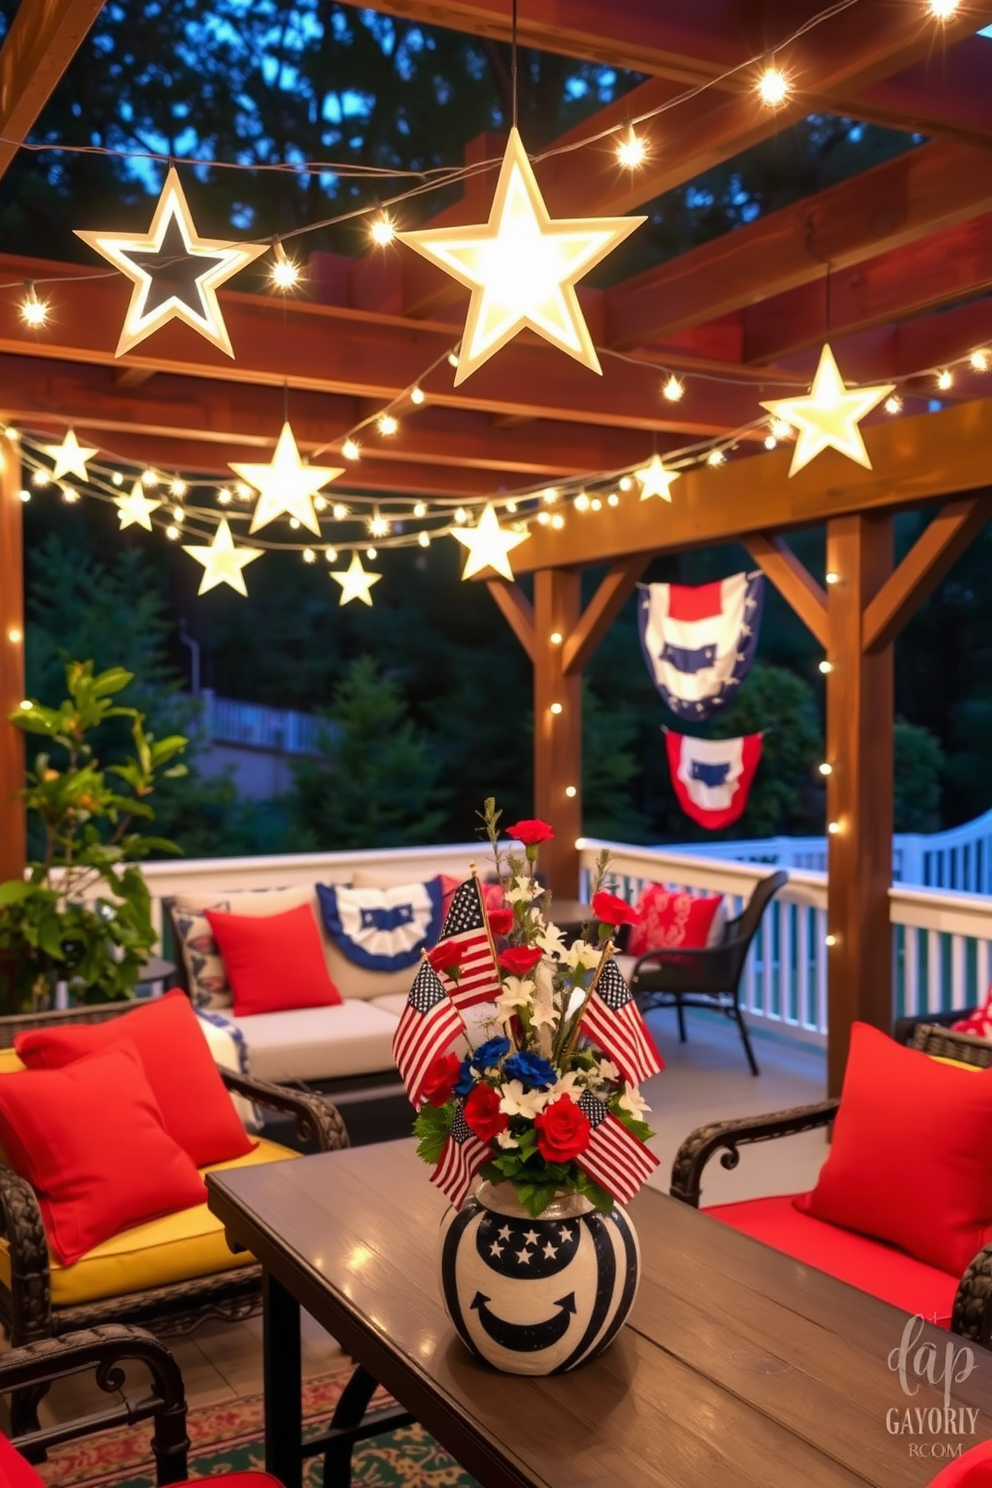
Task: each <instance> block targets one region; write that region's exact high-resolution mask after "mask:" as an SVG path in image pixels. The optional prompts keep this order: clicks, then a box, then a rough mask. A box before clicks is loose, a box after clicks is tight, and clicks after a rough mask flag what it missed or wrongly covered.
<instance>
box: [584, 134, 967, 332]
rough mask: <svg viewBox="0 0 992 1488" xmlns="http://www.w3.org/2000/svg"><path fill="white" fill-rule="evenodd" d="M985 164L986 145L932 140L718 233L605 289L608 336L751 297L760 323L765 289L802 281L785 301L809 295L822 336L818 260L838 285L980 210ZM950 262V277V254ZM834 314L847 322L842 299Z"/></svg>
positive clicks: (677, 323)
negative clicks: (845, 273)
mask: <svg viewBox="0 0 992 1488" xmlns="http://www.w3.org/2000/svg"><path fill="white" fill-rule="evenodd" d="M988 170H989V158H988V155H987V153H986V152H985V151H984V150H980V149H977V148H975V149H969V148H967V147H964V146H961V145H957V144H945V143H943V142H940V141H938V142H936V143H934V144H928V145H923V146H922V147H921V148H920V149H918V150H910V151H908V152H907V153H906V154H904V155H899V156H897V157H896V159H894V160H888V161H886V162H885V163H884V164H883V165H878V166H876V167H875V168H874V169H873V170H869V171H864V172H862V174H860V175H858V176H854V177H853V178H852V179H850V180H847V181H842V182H840V183H839V184H838V185H836V186H832V187H831V188H830V189H829V190H827V191H822V192H819V193H817V194H816V195H814V196H808V197H805V198H803V199H802V200H800V201H798V202H796V203H795V204H793V205H792V206H789V207H785V208H783V209H782V210H781V211H778V212H769V213H768V214H767V215H766V216H762V217H759V218H758V219H757V221H755V222H752V223H749V224H748V225H747V226H746V227H741V228H738V229H737V231H736V232H727V233H723V234H722V235H721V236H720V237H718V238H715V239H713V241H712V242H709V243H704V244H703V245H702V246H701V247H699V248H694V249H690V251H689V252H687V253H681V254H679V255H678V257H676V258H673V259H669V260H668V262H667V263H663V264H660V265H658V266H657V267H656V268H653V269H649V270H647V271H646V272H645V273H643V274H638V275H636V276H635V277H634V278H632V279H628V280H625V281H624V282H623V283H622V284H618V285H616V286H615V287H614V288H613V289H610V290H608V291H607V294H606V340H607V344H608V345H610V346H616V347H620V348H623V347H631V346H642V345H644V344H645V343H647V342H649V341H651V340H653V339H655V338H656V337H659V336H666V335H671V334H672V333H673V332H675V331H678V330H680V329H683V328H686V327H690V326H693V325H697V324H700V323H702V322H705V321H707V320H711V319H715V318H716V317H718V316H723V315H727V314H728V313H730V312H732V311H735V310H739V309H741V308H743V307H745V306H748V305H756V306H758V308H757V310H756V311H755V319H756V320H757V321H759V322H761V321H762V320H763V319H764V317H765V315H766V313H767V311H768V307H767V306H766V304H765V303H763V302H765V301H767V299H768V297H769V296H771V295H784V294H785V292H786V291H789V290H798V289H799V288H800V287H802V286H810V288H809V289H808V291H806V293H805V296H795V295H793V296H790V303H792V302H793V301H796V302H797V303H802V304H803V305H805V303H806V300H807V299H809V300H810V301H811V302H814V301H815V304H816V313H817V316H818V321H817V330H818V334H819V336H820V338H821V339H822V336H823V285H822V279H823V273H824V260H826V261H827V262H829V263H830V265H831V268H832V272H833V274H834V280H833V286H834V287H835V291H836V290H838V289H839V286H840V282H841V271H842V270H845V269H849V268H851V267H852V266H853V265H857V264H861V263H862V262H863V261H864V260H866V259H872V258H876V257H877V256H878V254H879V253H880V252H882V251H883V250H884V251H886V252H889V251H892V250H896V249H903V248H905V246H906V245H907V244H909V243H914V242H916V241H917V240H918V239H920V238H921V237H923V236H924V235H925V234H928V233H932V232H934V231H935V230H937V229H941V228H947V227H951V226H955V225H957V224H958V223H961V222H964V221H966V220H967V219H968V218H969V217H976V216H979V214H982V213H985V212H987V210H988V204H989V191H988V180H987V176H988ZM947 270H948V272H947V273H946V274H945V280H946V281H948V282H949V283H950V284H951V285H953V284H954V283H955V282H956V281H957V278H958V273H957V270H956V266H955V265H954V263H953V261H952V262H950V263H948V265H947ZM850 277H851V278H854V277H855V276H850ZM818 281H819V282H818ZM759 302H761V303H759ZM831 319H832V322H833V323H834V324H843V323H844V322H843V318H842V316H841V315H840V313H839V307H833V308H832V316H831ZM776 325H777V322H776ZM803 325H804V326H805V320H804V321H803ZM799 344H803V343H802V342H800V343H799ZM747 359H748V360H752V359H753V356H752V354H751V353H748V354H747ZM771 359H772V358H771V357H770V356H769V357H768V358H766V360H771Z"/></svg>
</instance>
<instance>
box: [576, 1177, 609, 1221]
mask: <svg viewBox="0 0 992 1488" xmlns="http://www.w3.org/2000/svg"><path fill="white" fill-rule="evenodd" d="M575 1187H576V1189H577V1190H578V1192H579V1193H580V1194H582V1196H583V1197H584V1198H586V1199H588V1200H589V1202H590V1204H592V1206H593V1208H594V1209H596V1210H598V1211H599V1213H600V1214H612V1212H613V1195H612V1194H609V1193H607V1192H606V1189H605V1188H600V1186H599V1184H598V1183H593V1181H592V1179H591V1178H590V1177H589V1176H588V1174H586V1173H583V1171H582V1169H581V1168H579V1169H578V1170H577V1175H576V1179H575Z"/></svg>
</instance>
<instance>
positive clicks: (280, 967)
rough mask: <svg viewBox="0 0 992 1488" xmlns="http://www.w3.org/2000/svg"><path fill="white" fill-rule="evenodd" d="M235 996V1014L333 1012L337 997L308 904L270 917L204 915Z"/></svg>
mask: <svg viewBox="0 0 992 1488" xmlns="http://www.w3.org/2000/svg"><path fill="white" fill-rule="evenodd" d="M204 913H205V914H206V917H207V919H208V920H209V921H210V928H211V930H212V931H213V932H214V936H215V937H216V940H217V944H218V946H219V947H220V954H221V959H222V960H223V962H224V969H225V971H226V972H227V980H228V981H229V982H230V984H231V992H232V993H233V996H234V1015H235V1017H237V1018H245V1017H249V1016H251V1015H252V1014H254V1013H286V1012H289V1010H290V1009H291V1008H305V1007H336V1006H337V1005H338V1004H339V1003H340V1002H341V994H340V992H339V991H338V989H337V987H335V985H334V983H333V982H332V981H331V977H330V973H329V972H328V970H327V963H326V961H325V960H324V948H323V945H322V944H321V940H320V931H319V930H318V929H317V921H316V920H315V918H314V913H313V910H312V909H311V908H310V906H309V904H301V905H299V906H298V907H297V908H296V909H287V910H286V911H285V912H284V913H283V914H274V915H264V916H263V915H233V914H222V913H221V911H220V910H217V909H208V910H205V911H204Z"/></svg>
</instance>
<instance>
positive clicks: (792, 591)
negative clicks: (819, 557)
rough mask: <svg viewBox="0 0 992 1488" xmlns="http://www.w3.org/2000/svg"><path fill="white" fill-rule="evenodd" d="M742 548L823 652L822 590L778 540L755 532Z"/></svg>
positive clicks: (825, 634)
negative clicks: (817, 642) (744, 548)
mask: <svg viewBox="0 0 992 1488" xmlns="http://www.w3.org/2000/svg"><path fill="white" fill-rule="evenodd" d="M744 546H745V547H746V548H747V550H748V552H749V553H750V554H751V557H752V558H753V559H754V561H755V563H756V564H757V565H758V567H759V568H760V569H761V571H762V573H764V575H765V577H766V578H767V579H768V580H769V581H770V582H771V583H772V584H774V585H775V588H776V589H777V590H778V592H779V594H781V596H782V598H783V599H784V600H785V602H786V604H788V605H790V606H791V607H792V609H793V610H794V611H795V613H796V614H797V615H798V616H799V618H800V620H801V621H802V622H803V624H804V625H805V626H806V628H807V630H809V631H810V633H811V634H812V635H813V636H815V637H816V639H817V640H818V641H819V643H820V645H821V646H822V647H823V649H824V651H826V649H827V646H828V644H829V625H828V620H827V591H826V589H824V588H823V586H822V584H818V583H817V581H816V579H814V578H813V575H812V574H811V573H810V572H809V570H808V569H807V568H806V567H805V565H804V564H802V563H800V561H799V559H798V558H797V557H796V555H795V553H793V551H792V549H791V548H790V547H789V546H788V544H787V543H785V542H783V540H782V539H781V538H780V537H771V536H769V534H768V533H766V532H755V533H752V534H751V536H750V537H748V538H745V540H744Z"/></svg>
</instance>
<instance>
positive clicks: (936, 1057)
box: [930, 1054, 988, 1075]
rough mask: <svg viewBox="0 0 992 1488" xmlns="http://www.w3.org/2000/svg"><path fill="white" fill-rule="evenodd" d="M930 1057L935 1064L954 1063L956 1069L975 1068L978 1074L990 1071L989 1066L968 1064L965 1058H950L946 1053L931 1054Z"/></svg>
mask: <svg viewBox="0 0 992 1488" xmlns="http://www.w3.org/2000/svg"><path fill="white" fill-rule="evenodd" d="M930 1058H931V1059H932V1060H933V1062H934V1064H949V1065H952V1066H953V1068H954V1069H966V1070H974V1071H975V1074H976V1075H983V1074H987V1073H988V1070H987V1068H986V1067H984V1066H983V1065H980V1064H968V1063H967V1062H966V1061H965V1060H963V1059H948V1058H947V1056H946V1055H945V1054H931V1055H930Z"/></svg>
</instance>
